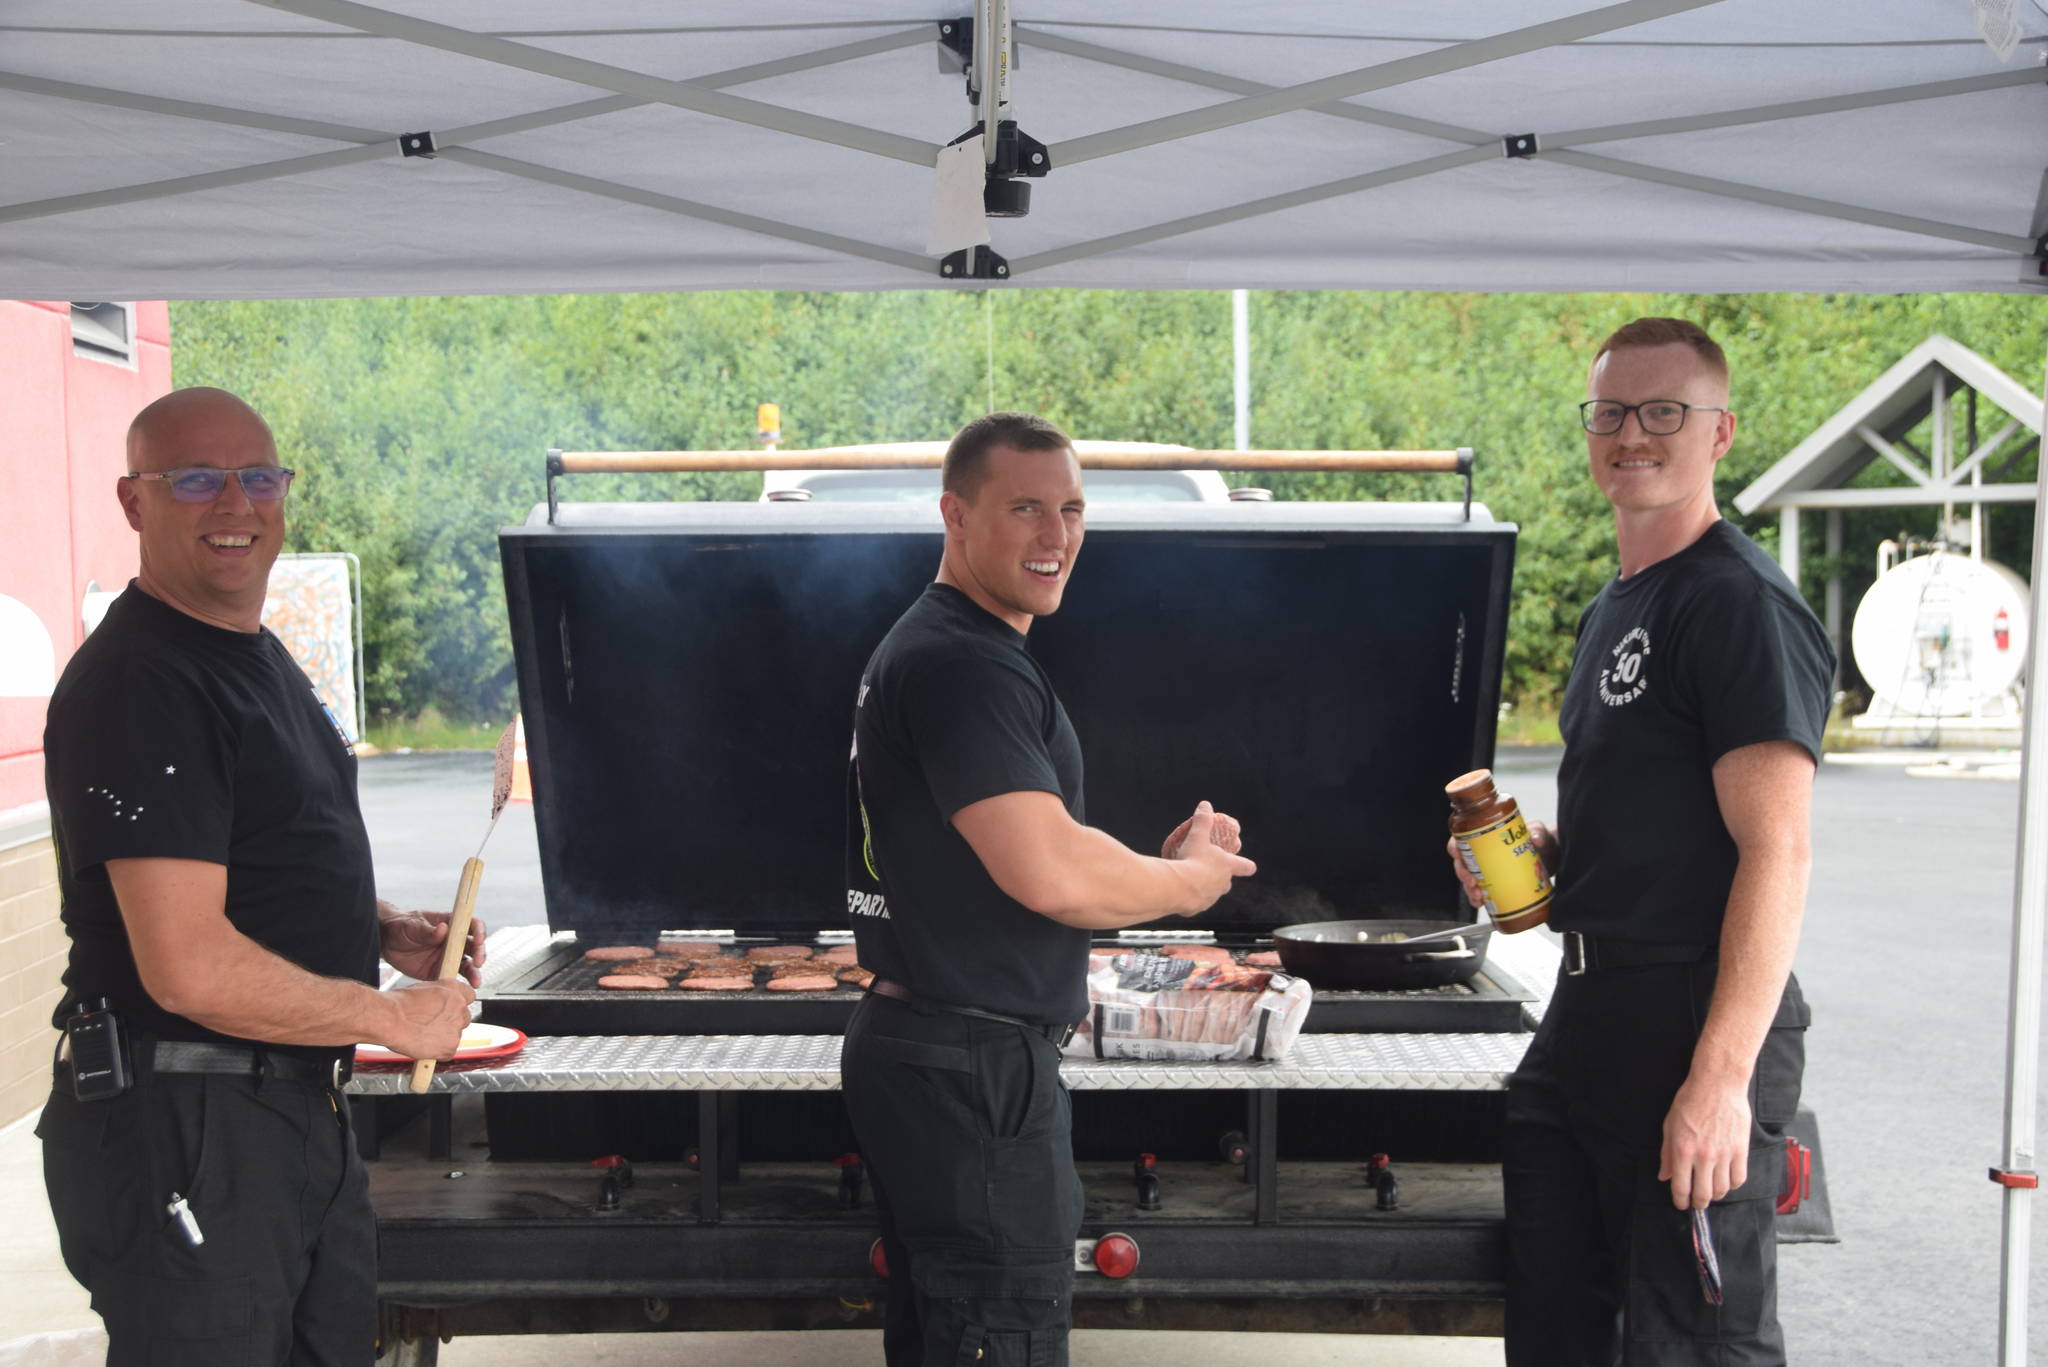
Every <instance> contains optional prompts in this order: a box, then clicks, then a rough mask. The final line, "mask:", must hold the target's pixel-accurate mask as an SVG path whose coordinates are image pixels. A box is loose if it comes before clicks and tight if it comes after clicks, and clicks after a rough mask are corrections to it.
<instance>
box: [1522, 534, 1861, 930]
mask: <svg viewBox="0 0 2048 1367" xmlns="http://www.w3.org/2000/svg"><path fill="white" fill-rule="evenodd" d="M1834 665H1835V653H1834V649H1833V647H1832V646H1830V645H1829V643H1828V638H1827V633H1826V632H1825V631H1824V630H1823V629H1822V628H1821V625H1820V623H1819V622H1818V621H1816V620H1815V619H1814V616H1813V613H1812V611H1811V610H1809V609H1808V608H1807V606H1806V603H1805V601H1804V600H1803V599H1801V598H1800V596H1799V591H1798V590H1797V589H1795V588H1793V587H1792V585H1791V583H1790V582H1789V581H1787V580H1786V578H1785V576H1784V573H1783V572H1782V571H1781V570H1779V568H1778V566H1777V565H1776V564H1774V563H1773V562H1772V561H1771V559H1770V557H1769V556H1767V555H1765V554H1764V553H1763V552H1762V551H1760V550H1758V549H1757V548H1756V545H1755V544H1754V543H1753V542H1751V541H1750V540H1749V538H1748V537H1746V536H1744V535H1743V534H1742V533H1741V532H1739V531H1737V530H1736V529H1735V528H1734V527H1732V526H1730V525H1729V524H1728V523H1727V522H1726V521H1720V522H1716V523H1714V524H1713V526H1711V527H1709V528H1708V529H1707V531H1706V534H1705V535H1703V536H1701V537H1700V539H1699V540H1698V541H1696V542H1694V543H1693V544H1692V545H1690V546H1688V547H1686V548H1685V549H1684V550H1682V551H1680V552H1679V553H1678V554H1676V555H1674V556H1671V557H1670V558H1669V559H1666V560H1660V561H1658V562H1657V563H1656V564H1654V565H1652V566H1650V567H1649V568H1648V569H1645V570H1643V571H1641V572H1640V573H1637V574H1635V575H1632V576H1630V577H1629V578H1627V579H1616V580H1614V581H1612V582H1611V583H1609V584H1608V585H1607V587H1606V588H1604V589H1602V590H1601V591H1600V595H1599V597H1597V598H1595V599H1594V600H1593V602H1592V604H1591V606H1589V607H1588V608H1587V609H1586V611H1585V613H1584V614H1583V615H1582V616H1581V617H1580V619H1579V638H1578V645H1577V647H1576V650H1575V652H1574V654H1573V658H1572V673H1571V679H1570V681H1569V682H1568V683H1567V684H1566V685H1565V691H1564V707H1563V710H1562V712H1561V714H1560V716H1559V718H1558V721H1559V726H1560V728H1561V729H1562V731H1563V732H1564V742H1565V751H1564V761H1563V763H1562V765H1561V766H1560V767H1559V770H1558V777H1557V782H1558V831H1559V835H1560V837H1561V838H1562V841H1563V845H1564V850H1563V858H1562V860H1561V864H1560V867H1559V869H1558V870H1557V889H1558V891H1557V906H1556V909H1555V910H1554V911H1553V913H1552V915H1551V924H1552V925H1553V926H1555V927H1556V928H1557V929H1559V930H1576V931H1580V932H1582V933H1584V934H1588V935H1611V936H1616V937H1621V938H1627V939H1632V940H1647V941H1654V942H1659V943H1681V944H1702V945H1710V944H1714V943H1717V942H1718V941H1719V940H1720V937H1721V918H1722V914H1723V912H1725V911H1726V909H1727V905H1728V891H1729V888H1730V886H1731V885H1732V884H1733V882H1734V878H1735V862H1736V858H1735V854H1736V852H1735V842H1734V841H1733V840H1732V839H1731V838H1730V837H1729V835H1728V828H1727V827H1726V826H1725V825H1724V824H1723V823H1722V820H1721V809H1720V804H1719V803H1718V801H1717V800H1716V798H1715V795H1714V776H1713V768H1714V762H1715V761H1716V760H1718V759H1720V758H1721V756H1723V755H1725V754H1727V753H1728V752H1729V751H1731V750H1735V749H1739V748H1740V747H1742V746H1745V745H1756V744H1760V743H1762V742H1764V741H1774V740H1789V741H1794V742H1796V743H1797V744H1799V745H1801V746H1803V747H1805V749H1806V750H1807V752H1808V753H1810V754H1811V755H1812V756H1813V757H1814V760H1815V762H1816V763H1818V762H1819V759H1820V751H1821V732H1822V730H1823V728H1824V727H1825V726H1826V723H1827V715H1828V694H1829V690H1830V688H1831V687H1832V679H1833V676H1834Z"/></svg>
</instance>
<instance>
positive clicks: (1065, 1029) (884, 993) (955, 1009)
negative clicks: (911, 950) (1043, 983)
mask: <svg viewBox="0 0 2048 1367" xmlns="http://www.w3.org/2000/svg"><path fill="white" fill-rule="evenodd" d="M868 991H870V992H872V993H874V994H875V995H876V996H880V997H887V998H889V1000H891V1001H899V1002H902V1003H903V1004H904V1005H905V1006H915V1007H920V1008H922V1009H924V1010H927V1011H944V1012H946V1013H947V1014H949V1015H954V1016H974V1017H976V1018H978V1019H980V1020H985V1021H1001V1022H1002V1023H1003V1024H1004V1025H1018V1026H1022V1027H1023V1028H1024V1029H1026V1030H1029V1031H1031V1032H1032V1033H1033V1034H1035V1035H1043V1036H1045V1037H1046V1038H1047V1039H1049V1040H1051V1041H1052V1042H1053V1043H1054V1044H1056V1045H1058V1046H1059V1047H1060V1048H1062V1049H1064V1048H1066V1047H1067V1044H1068V1043H1069V1042H1070V1041H1071V1040H1072V1039H1073V1038H1074V1031H1075V1030H1077V1029H1079V1028H1080V1023H1079V1022H1074V1023H1073V1024H1069V1025H1046V1024H1044V1023H1043V1022H1040V1021H1028V1020H1025V1019H1024V1018H1023V1017H1022V1016H1006V1015H1004V1014H1003V1013H1002V1012H1000V1011H984V1010H982V1009H981V1008H980V1007H978V1006H955V1005H953V1003H951V1002H941V1001H933V1000H932V999H931V998H930V997H920V996H918V995H917V994H916V993H915V992H912V991H911V990H910V989H909V988H907V987H905V986H904V985H903V984H902V983H892V982H890V981H889V980H888V979H887V978H876V979H875V980H874V981H873V982H871V983H869V984H868Z"/></svg>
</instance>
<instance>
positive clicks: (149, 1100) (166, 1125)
mask: <svg viewBox="0 0 2048 1367" xmlns="http://www.w3.org/2000/svg"><path fill="white" fill-rule="evenodd" d="M36 1134H37V1135H38V1136H39V1137H40V1138H41V1139H42V1141H43V1176H44V1182H45V1184H46V1185H47V1187H48V1189H49V1196H50V1211H51V1214H52V1215H54V1216H55V1217H56V1224H57V1236H58V1241H59V1244H60V1246H61V1248H62V1250H63V1254H64V1265H65V1266H66V1267H68V1268H69V1269H70V1270H71V1275H72V1276H74V1277H76V1278H77V1279H78V1281H79V1283H80V1284H81V1285H83V1286H84V1287H85V1288H86V1290H88V1291H90V1292H91V1293H92V1308H93V1309H94V1310H95V1311H97V1312H98V1313H99V1316H100V1318H101V1319H102V1320H104V1321H105V1322H106V1327H107V1339H108V1348H107V1364H108V1367H187V1365H188V1364H189V1367H244V1365H245V1364H246V1365H247V1367H279V1365H280V1364H290V1367H345V1365H346V1367H368V1364H369V1363H370V1361H371V1359H372V1357H373V1356H374V1355H375V1353H376V1343H377V1228H376V1221H375V1217H374V1216H373V1215H372V1214H371V1212H370V1198H369V1185H368V1181H367V1179H366V1177H365V1175H364V1172H363V1165H362V1162H361V1161H360V1160H359V1159H358V1158H357V1157H356V1152H355V1141H354V1137H353V1135H352V1133H351V1132H350V1129H349V1123H348V1108H347V1106H346V1105H344V1104H342V1102H341V1098H339V1097H337V1096H335V1094H334V1093H333V1092H331V1091H329V1090H328V1089H327V1088H325V1087H321V1086H317V1085H314V1084H311V1083H305V1082H291V1081H285V1080H283V1079H278V1078H256V1077H247V1076H218V1075H197V1074H175V1075H171V1074H157V1075H155V1076H149V1077H145V1078H143V1079H141V1080H140V1081H138V1082H137V1084H136V1085H135V1086H134V1087H133V1088H132V1089H131V1090H129V1091H128V1092H125V1093H123V1094H122V1095H120V1096H117V1097H112V1098H110V1099H108V1100H105V1101H85V1102H81V1101H78V1100H76V1099H75V1098H73V1097H72V1095H71V1093H70V1090H69V1086H68V1083H67V1084H65V1085H64V1086H61V1087H60V1088H59V1089H58V1090H57V1091H56V1092H54V1093H52V1095H51V1097H50V1100H49V1103H48V1104H47V1105H46V1106H45V1107H44V1109H43V1116H42V1120H41V1122H40V1123H39V1124H38V1125H37V1126H36ZM172 1192H177V1193H179V1194H180V1195H182V1196H184V1197H185V1198H186V1199H187V1201H188V1202H189V1203H190V1207H191V1210H192V1213H193V1215H194V1217H195V1218H196V1219H197V1221H198V1223H199V1228H200V1232H201V1234H202V1235H204V1237H205V1242H204V1243H203V1244H201V1245H200V1246H199V1247H197V1248H194V1247H192V1246H191V1244H190V1243H189V1242H187V1241H186V1239H185V1238H184V1237H183V1236H181V1235H180V1233H179V1232H178V1229H177V1226H176V1225H175V1223H174V1222H173V1221H172V1219H171V1217H170V1216H169V1214H167V1213H166V1211H165V1205H166V1203H167V1202H169V1200H170V1199H171V1193H172Z"/></svg>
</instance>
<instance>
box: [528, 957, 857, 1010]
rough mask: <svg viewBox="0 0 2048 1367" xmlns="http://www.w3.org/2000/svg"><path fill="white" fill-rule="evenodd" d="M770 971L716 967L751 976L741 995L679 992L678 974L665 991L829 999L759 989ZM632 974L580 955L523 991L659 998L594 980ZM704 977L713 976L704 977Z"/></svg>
mask: <svg viewBox="0 0 2048 1367" xmlns="http://www.w3.org/2000/svg"><path fill="white" fill-rule="evenodd" d="M773 967H774V965H773V964H758V963H748V962H747V961H746V960H744V959H741V960H738V961H736V962H734V963H733V964H732V965H731V966H730V967H728V966H727V965H725V964H720V965H718V966H717V968H716V974H715V976H719V977H723V976H725V975H726V974H727V973H731V974H732V976H734V977H737V976H739V973H740V972H742V971H744V972H746V973H748V974H751V975H752V977H753V979H754V986H753V987H751V988H748V989H746V990H744V991H741V990H739V989H734V990H733V991H731V992H700V991H698V990H697V989H696V988H687V989H685V988H679V987H677V986H676V985H675V984H676V983H678V982H681V981H682V979H683V976H684V975H681V974H678V975H677V976H676V977H675V978H674V979H673V980H671V982H670V984H669V986H668V987H667V988H666V989H664V990H665V991H666V992H667V993H668V994H669V995H671V996H677V997H697V998H703V999H707V1000H724V1001H740V1000H742V999H744V998H747V997H753V996H770V995H773V996H776V997H829V996H831V995H832V993H831V992H823V991H819V992H776V993H773V994H771V993H770V992H769V991H768V989H767V988H766V987H764V986H762V984H764V983H766V982H767V981H768V970H769V969H770V968H773ZM833 967H834V969H840V968H845V967H846V965H845V964H835V965H833ZM635 971H636V970H635V969H634V967H633V965H632V964H630V963H616V962H613V963H607V962H603V961H601V960H597V959H585V958H583V957H582V956H580V955H579V956H578V957H576V958H574V959H571V960H570V961H569V962H568V963H566V964H563V965H562V966H561V967H560V968H558V969H556V970H555V971H554V972H552V973H550V974H548V975H547V976H546V977H544V978H542V979H541V980H540V981H538V982H536V983H534V984H533V985H532V986H531V987H529V988H527V989H526V990H527V991H529V992H579V993H581V992H589V993H599V994H602V995H604V996H607V997H623V996H630V995H638V996H643V997H658V996H660V995H662V994H661V993H660V992H656V991H655V990H654V989H653V988H651V987H645V988H638V989H634V988H615V987H599V986H598V985H597V980H598V979H599V978H603V977H608V976H610V975H611V974H614V973H633V972H635ZM707 976H712V975H711V974H709V973H707ZM833 991H835V992H840V991H843V992H856V993H857V992H859V991H860V989H859V988H857V987H848V986H846V985H845V984H844V983H842V984H840V986H839V987H837V988H835V989H833Z"/></svg>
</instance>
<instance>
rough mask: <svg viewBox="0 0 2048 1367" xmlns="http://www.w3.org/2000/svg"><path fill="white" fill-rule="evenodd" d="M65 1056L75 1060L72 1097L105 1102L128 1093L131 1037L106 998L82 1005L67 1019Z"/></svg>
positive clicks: (72, 1071)
mask: <svg viewBox="0 0 2048 1367" xmlns="http://www.w3.org/2000/svg"><path fill="white" fill-rule="evenodd" d="M64 1052H65V1053H66V1054H67V1055H69V1056H70V1059H71V1094H72V1095H73V1096H75V1097H77V1098H78V1099H79V1100H80V1101H105V1100H106V1099H107V1098H108V1097H115V1096H119V1095H121V1093H123V1092H125V1091H127V1090H128V1087H129V1084H130V1083H131V1082H132V1081H133V1080H134V1076H135V1075H134V1072H133V1071H132V1070H131V1069H130V1068H129V1066H128V1037H127V1034H126V1032H124V1031H123V1030H122V1029H121V1018H120V1017H118V1016H116V1015H115V1014H114V1012H113V1008H112V1007H111V1006H109V1005H108V1003H107V999H106V998H105V997H101V998H99V999H98V1000H97V1001H92V1002H82V1003H80V1005H79V1011H78V1013H77V1014H76V1015H73V1016H67V1017H65V1019H64Z"/></svg>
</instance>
